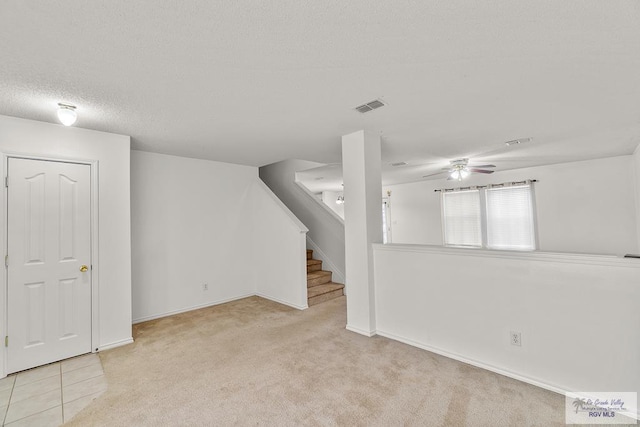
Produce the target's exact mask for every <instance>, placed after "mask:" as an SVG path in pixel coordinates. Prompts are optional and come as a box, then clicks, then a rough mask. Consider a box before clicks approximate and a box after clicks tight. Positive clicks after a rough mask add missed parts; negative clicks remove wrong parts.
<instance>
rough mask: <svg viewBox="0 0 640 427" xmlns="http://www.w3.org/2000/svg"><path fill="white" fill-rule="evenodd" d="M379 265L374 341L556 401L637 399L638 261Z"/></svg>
mask: <svg viewBox="0 0 640 427" xmlns="http://www.w3.org/2000/svg"><path fill="white" fill-rule="evenodd" d="M374 255H375V266H376V269H375V271H376V285H375V290H376V314H377V319H376V322H377V332H378V334H380V335H384V336H387V337H390V338H394V339H397V340H400V341H403V342H406V343H409V344H412V345H415V346H418V347H422V348H425V349H428V350H431V351H435V352H437V353H440V354H444V355H446V356H449V357H453V358H456V359H459V360H463V361H465V362H467V363H472V364H475V365H477V366H481V367H483V368H487V369H490V370H493V371H496V372H499V373H502V374H505V375H509V376H512V377H515V378H518V379H521V380H524V381H527V382H531V383H533V384H537V385H540V386H543V387H546V388H550V389H552V390H556V391H593V390H611V391H615V390H618V391H638V390H640V364H639V363H638V360H640V335H639V334H638V329H639V328H640V311H639V310H638V301H640V286H639V285H640V262H639V261H638V260H633V259H623V258H617V257H606V256H588V255H583V256H576V255H568V254H565V255H559V254H544V253H535V252H533V253H513V252H512V253H508V252H506V253H505V252H499V251H487V250H473V249H471V250H469V249H467V250H465V249H452V248H442V247H428V246H414V245H395V244H393V245H374ZM510 331H516V332H520V333H521V338H522V346H521V347H516V346H512V345H510V342H509V337H510V335H509V334H510Z"/></svg>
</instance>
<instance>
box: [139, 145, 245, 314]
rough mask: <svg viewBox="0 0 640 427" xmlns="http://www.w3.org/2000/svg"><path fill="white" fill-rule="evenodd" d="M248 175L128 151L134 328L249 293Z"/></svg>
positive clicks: (229, 166)
mask: <svg viewBox="0 0 640 427" xmlns="http://www.w3.org/2000/svg"><path fill="white" fill-rule="evenodd" d="M256 175H257V171H256V168H254V167H249V166H239V165H232V164H227V163H219V162H212V161H208V160H197V159H188V158H184V157H175V156H167V155H162V154H154V153H147V152H141V151H132V152H131V222H132V235H131V241H132V251H133V254H132V258H133V259H132V260H133V269H132V272H133V320H134V322H138V321H142V320H147V319H151V318H155V317H160V316H165V315H168V314H171V313H175V312H180V311H185V310H188V309H193V308H198V307H202V306H207V305H211V304H213V303H218V302H224V301H229V300H232V299H236V298H240V297H243V296H249V295H253V294H254V293H255V285H254V281H253V272H252V266H251V253H252V244H253V240H252V235H251V234H252V223H253V215H252V212H253V210H252V208H253V205H252V200H251V191H252V185H253V182H254V180H255V179H256ZM204 283H207V284H208V287H209V289H208V290H207V291H204V290H203V289H202V285H203V284H204Z"/></svg>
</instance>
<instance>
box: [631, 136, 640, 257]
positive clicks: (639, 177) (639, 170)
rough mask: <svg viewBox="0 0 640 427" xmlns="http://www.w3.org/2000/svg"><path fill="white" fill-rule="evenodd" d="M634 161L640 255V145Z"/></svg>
mask: <svg viewBox="0 0 640 427" xmlns="http://www.w3.org/2000/svg"><path fill="white" fill-rule="evenodd" d="M632 159H633V169H634V178H635V183H634V185H635V192H636V194H635V197H636V233H637V236H638V247H637V248H636V253H637V254H640V145H638V146H637V147H636V151H635V152H634V153H633V156H632Z"/></svg>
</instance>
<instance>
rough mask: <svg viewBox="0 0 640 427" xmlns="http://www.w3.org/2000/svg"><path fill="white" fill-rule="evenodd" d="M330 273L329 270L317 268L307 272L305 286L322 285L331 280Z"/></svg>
mask: <svg viewBox="0 0 640 427" xmlns="http://www.w3.org/2000/svg"><path fill="white" fill-rule="evenodd" d="M331 276H332V273H331V272H330V271H324V270H318V271H312V272H311V273H307V288H311V287H313V286H319V285H324V284H325V283H329V282H331Z"/></svg>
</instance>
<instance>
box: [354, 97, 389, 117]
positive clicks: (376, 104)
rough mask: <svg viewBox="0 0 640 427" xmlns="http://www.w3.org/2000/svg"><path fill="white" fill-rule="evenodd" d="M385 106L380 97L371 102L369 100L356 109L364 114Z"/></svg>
mask: <svg viewBox="0 0 640 427" xmlns="http://www.w3.org/2000/svg"><path fill="white" fill-rule="evenodd" d="M384 106H385V104H384V102H382V101H380V100H379V99H374V100H373V101H371V102H367V103H366V104H362V105H359V106H357V107H356V108H355V110H356V111H357V112H359V113H363V114H364V113H368V112H369V111H373V110H375V109H377V108H380V107H384Z"/></svg>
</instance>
